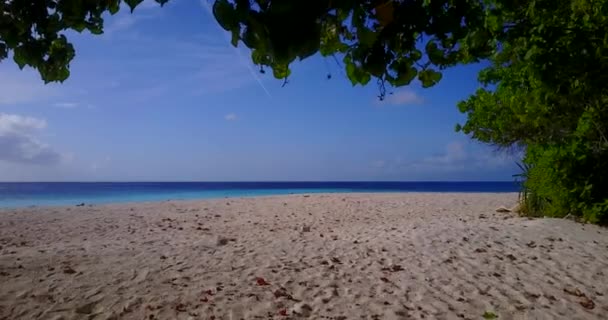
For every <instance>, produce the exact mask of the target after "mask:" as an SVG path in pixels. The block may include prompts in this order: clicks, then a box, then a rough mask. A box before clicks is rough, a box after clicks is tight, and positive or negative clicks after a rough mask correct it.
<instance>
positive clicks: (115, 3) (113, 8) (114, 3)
mask: <svg viewBox="0 0 608 320" xmlns="http://www.w3.org/2000/svg"><path fill="white" fill-rule="evenodd" d="M108 10H109V11H110V14H116V12H118V10H120V1H119V0H110V1H109V3H108Z"/></svg>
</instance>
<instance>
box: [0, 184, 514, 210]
mask: <svg viewBox="0 0 608 320" xmlns="http://www.w3.org/2000/svg"><path fill="white" fill-rule="evenodd" d="M517 190H518V185H517V184H516V183H514V182H121V183H117V182H98V183H76V182H70V183H58V182H57V183H53V182H44V183H0V208H16V207H28V206H65V205H76V204H80V203H85V204H103V203H124V202H141V201H166V200H192V199H217V198H225V197H253V196H270V195H285V194H303V193H336V192H517Z"/></svg>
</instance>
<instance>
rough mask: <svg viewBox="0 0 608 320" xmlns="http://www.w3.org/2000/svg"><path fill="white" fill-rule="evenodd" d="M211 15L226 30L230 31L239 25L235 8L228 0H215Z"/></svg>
mask: <svg viewBox="0 0 608 320" xmlns="http://www.w3.org/2000/svg"><path fill="white" fill-rule="evenodd" d="M213 16H214V17H215V20H217V22H218V23H219V24H220V26H221V27H222V28H224V30H226V31H232V30H234V29H236V28H238V26H239V20H238V19H237V17H236V10H235V9H234V6H233V5H232V4H231V3H230V2H228V0H217V1H215V3H214V4H213Z"/></svg>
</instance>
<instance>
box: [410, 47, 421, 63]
mask: <svg viewBox="0 0 608 320" xmlns="http://www.w3.org/2000/svg"><path fill="white" fill-rule="evenodd" d="M409 58H410V59H411V60H412V61H418V60H420V59H421V58H422V52H421V51H420V50H418V49H414V50H412V52H410V56H409Z"/></svg>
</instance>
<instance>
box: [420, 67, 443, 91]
mask: <svg viewBox="0 0 608 320" xmlns="http://www.w3.org/2000/svg"><path fill="white" fill-rule="evenodd" d="M418 80H420V82H422V87H423V88H429V87H432V86H434V85H435V84H437V83H438V82H439V80H441V73H439V72H437V71H435V70H432V69H426V70H422V71H421V72H419V73H418Z"/></svg>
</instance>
